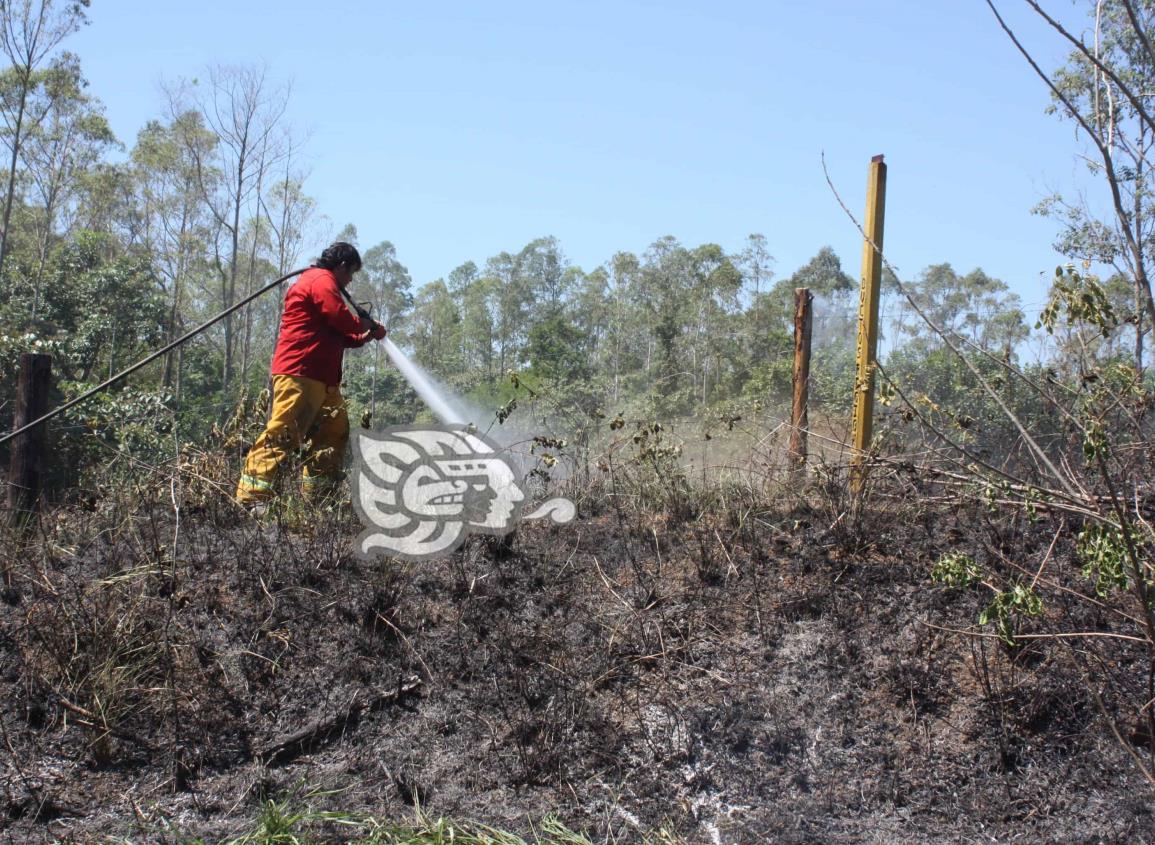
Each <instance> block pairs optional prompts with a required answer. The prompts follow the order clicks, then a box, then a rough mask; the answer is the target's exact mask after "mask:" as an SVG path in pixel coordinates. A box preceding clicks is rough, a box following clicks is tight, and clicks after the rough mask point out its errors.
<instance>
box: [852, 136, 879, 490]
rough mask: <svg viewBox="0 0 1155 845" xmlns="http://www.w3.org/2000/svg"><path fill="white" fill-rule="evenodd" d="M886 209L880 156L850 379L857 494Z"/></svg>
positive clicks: (868, 419) (867, 428)
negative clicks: (854, 371) (854, 367)
mask: <svg viewBox="0 0 1155 845" xmlns="http://www.w3.org/2000/svg"><path fill="white" fill-rule="evenodd" d="M885 209H886V164H885V163H884V162H883V160H882V156H880V155H877V156H875V157H874V158H872V159H871V160H870V177H869V179H868V180H867V183H866V221H865V226H864V227H863V228H864V230H865V232H866V239H865V242H864V243H863V245H862V293H861V297H860V298H859V301H858V350H857V351H858V354H857V363H858V369H857V375H856V376H855V379H854V422H853V428H854V455H853V456H852V457H851V475H850V486H851V490H853V491H854V492H855V493H858V492H859V491H861V490H862V485H863V483H864V482H865V480H866V469H865V467H864V460H865V458H866V453H867V451H868V450H869V449H870V437H871V434H872V429H873V426H874V365H875V360H876V358H877V355H878V296H879V289H880V288H881V286H882V221H883V213H884V211H885Z"/></svg>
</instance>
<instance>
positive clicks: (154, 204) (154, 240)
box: [130, 111, 217, 396]
mask: <svg viewBox="0 0 1155 845" xmlns="http://www.w3.org/2000/svg"><path fill="white" fill-rule="evenodd" d="M216 144H217V138H216V135H215V134H213V133H212V132H211V131H209V130H208V128H207V127H206V126H205V125H204V121H203V119H202V117H201V115H200V113H199V112H197V111H185V112H182V113H180V114H177V115H175V116H174V117H173V118H172V119H171V121H170V122H169V123H168V124H167V125H166V124H162V123H160V122H158V121H149V123H147V124H146V125H145V127H144V128H143V129H141V131H140V132H139V133H138V135H137V140H136V144H135V146H134V147H133V149H132V151H131V154H130V161H131V162H132V173H133V181H134V183H135V186H136V189H135V190H136V196H137V198H138V200H137V209H138V213H139V215H140V243H141V246H142V247H143V248H144V249H145V250H146V251H147V253H148V254H149V255H150V256H151V257H152V260H153V263H154V266H155V268H156V271H157V273H158V275H159V277H160V279H161V281H162V285H163V288H164V290H165V293H166V298H167V300H168V321H167V335H168V339H169V340H172V339H173V338H175V337H176V335H177V334H179V333H180V331H181V329H182V328H183V327H184V325H185V324H186V322H187V317H188V315H187V314H186V309H187V308H189V307H192V308H195V307H196V305H197V304H198V303H195V302H192V301H190V300H192V299H193V298H195V297H196V295H197V294H198V293H199V294H200V295H201V297H202V299H203V297H204V295H205V294H206V293H207V291H204V290H203V288H199V285H201V284H203V281H204V280H205V279H206V278H207V277H208V274H209V272H210V266H211V253H210V251H209V244H210V242H211V240H212V233H213V225H212V218H211V216H210V214H209V209H208V207H207V205H206V204H205V203H204V202H203V200H202V189H203V186H204V184H205V181H206V179H209V178H211V176H210V174H209V173H208V172H206V167H205V162H206V161H208V160H209V159H210V158H211V156H212V155H213V150H214V149H215V147H216ZM199 304H201V305H204V306H208V305H209V303H208V302H207V301H202V302H201V303H199ZM180 360H181V359H180V357H179V353H178V357H177V358H175V359H174V358H173V356H168V357H167V358H166V362H165V371H164V383H165V385H166V386H175V388H176V391H177V394H178V396H179V395H180V394H181V391H182V378H181V376H182V368H181V367H180V366H179V362H180Z"/></svg>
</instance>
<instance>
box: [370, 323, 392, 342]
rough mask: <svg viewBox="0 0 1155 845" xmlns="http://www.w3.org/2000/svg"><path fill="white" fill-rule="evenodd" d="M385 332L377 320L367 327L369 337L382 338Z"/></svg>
mask: <svg viewBox="0 0 1155 845" xmlns="http://www.w3.org/2000/svg"><path fill="white" fill-rule="evenodd" d="M386 334H388V332H387V331H386V329H385V327H384V326H383V325H381V324H380V323H377V322H374V323H373V325H372V327H371V328H370V329H369V337H371V338H373V339H374V340H382V339H384V337H385V335H386Z"/></svg>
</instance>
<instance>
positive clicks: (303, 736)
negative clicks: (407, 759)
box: [256, 677, 422, 766]
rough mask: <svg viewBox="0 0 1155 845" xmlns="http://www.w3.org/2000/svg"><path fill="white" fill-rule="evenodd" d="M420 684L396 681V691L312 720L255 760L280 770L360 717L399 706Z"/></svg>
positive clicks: (260, 752) (260, 751)
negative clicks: (393, 705) (384, 708)
mask: <svg viewBox="0 0 1155 845" xmlns="http://www.w3.org/2000/svg"><path fill="white" fill-rule="evenodd" d="M421 683H422V682H421V679H420V678H417V677H412V678H410V679H409V680H408V681H406V682H405V683H402V682H401V680H400V679H398V682H397V688H396V689H392V690H390V691H389V692H379V693H375V694H374V695H372V696H370V697H369V698H367V699H364V700H362V701H358V700H357V699H356V697H354V699H353V701H351V702H349V704H348V705H347V706H345V707H343V708H342V709H341V710H340V711H339V712H337V713H336V714H334V715H330V716H324V717H321V718H319V719H315V720H314V721H312V722H310V723H309V724H307V725H305V727H303V728H301V729H300V730H297V731H293V732H292V733H291V734H288V735H287V736H284V737H281V738H280V739H278V740H277V741H276V742H273V743H272V744H270V745H267V746H265V747H264V748H262V749H260V750H258V751H257V752H256V756H257V758H258V759H260V760H261V762H263V763H265V764H266V765H269V766H283V765H285V764H286V763H289V762H291V761H292V760H294V759H296V758H297V757H299V756H300V755H302V754H306V753H308V752H309V751H311V750H313V749H315V748H317V747H319V746H321V745H323V744H325V743H326V742H327V741H329V740H330V739H331V738H332V737H333V735H334V734H336V733H337V732H339V731H342V730H344V729H345V728H346V727H348V726H349V725H350V723H353V722H356V720H357V719H359V718H360V717H361V716H362V715H363V714H364V713H369V712H372V711H374V710H378V709H380V708H381V707H384V706H385V705H386V704H393V703H397V702H399V701H400V700H401V699H402V698H404V697H405V696H407V695H408V694H409V693H411V692H413V690H415V689H417V688H418V687H419V686H421Z"/></svg>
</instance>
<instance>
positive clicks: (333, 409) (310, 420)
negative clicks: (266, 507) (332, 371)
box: [236, 376, 349, 504]
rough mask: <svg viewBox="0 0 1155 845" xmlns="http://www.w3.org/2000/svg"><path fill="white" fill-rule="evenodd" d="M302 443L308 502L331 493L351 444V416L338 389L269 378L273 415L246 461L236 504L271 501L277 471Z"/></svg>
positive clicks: (299, 380) (296, 379)
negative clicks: (271, 380) (346, 449)
mask: <svg viewBox="0 0 1155 845" xmlns="http://www.w3.org/2000/svg"><path fill="white" fill-rule="evenodd" d="M305 443H307V444H308V450H307V451H306V454H305V460H304V464H303V466H302V469H301V489H302V491H303V492H304V493H305V495H307V496H309V497H323V496H326V495H329V494H331V493H333V492H334V491H335V490H336V487H337V484H338V483H339V482H340V480H341V477H342V465H343V464H344V462H345V447H346V446H348V444H349V414H348V412H347V411H346V409H345V400H344V398H343V397H342V396H341V390H340V388H339V387H328V386H327V385H325V383H324V382H320V381H317V380H316V379H311V378H301V377H299V376H273V409H272V413H271V414H270V416H269V423H268V425H266V426H265V430H264V431H263V432H262V433H261V436H260V437H258V438H257V441H256V442H255V443H254V444H253V448H251V449H250V450H249V455H248V457H247V458H246V459H245V468H244V471H243V472H242V473H241V480H240V482H239V483H238V484H237V493H236V498H237V501H238V502H240V503H241V504H246V503H249V502H255V501H262V500H268V499H271V498H272V497H273V496H274V495H275V485H276V480H277V473H278V471H279V470H280V468H281V467H282V466H283V465H284V464H285V462H286V461H288V460H290V459H291V458H292V457H293V456H294V454H295V453H296V451H297V450H298V449H300V448H301V446H302V444H305Z"/></svg>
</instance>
